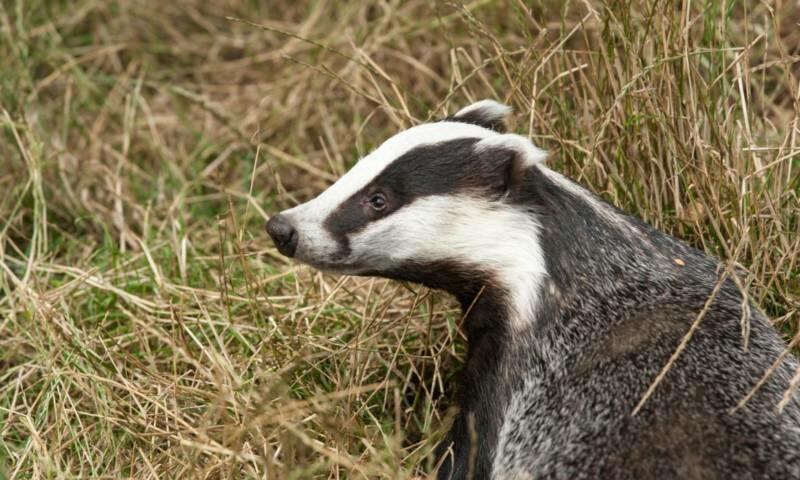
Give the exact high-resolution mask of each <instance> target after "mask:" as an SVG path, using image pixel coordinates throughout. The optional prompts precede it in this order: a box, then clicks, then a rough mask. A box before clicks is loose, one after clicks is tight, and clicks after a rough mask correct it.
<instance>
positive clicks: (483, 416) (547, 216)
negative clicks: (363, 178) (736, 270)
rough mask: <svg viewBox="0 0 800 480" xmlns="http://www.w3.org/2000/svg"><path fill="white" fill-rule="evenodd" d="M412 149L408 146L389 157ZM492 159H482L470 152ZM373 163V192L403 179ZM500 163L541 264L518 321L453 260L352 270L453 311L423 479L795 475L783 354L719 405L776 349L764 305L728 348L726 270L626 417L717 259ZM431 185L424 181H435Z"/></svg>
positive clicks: (561, 182) (799, 451) (739, 304)
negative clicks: (442, 293) (434, 445)
mask: <svg viewBox="0 0 800 480" xmlns="http://www.w3.org/2000/svg"><path fill="white" fill-rule="evenodd" d="M478 120H480V119H478ZM472 121H476V120H475V119H472ZM478 123H480V122H478ZM462 143H463V142H462ZM459 145H461V143H459ZM470 145H471V143H469V142H467V143H464V144H463V145H461V147H460V148H465V149H469V148H470ZM439 148H447V147H442V146H440V147H439ZM427 151H428V150H426V149H421V150H418V151H412V152H409V153H407V154H406V155H405V157H409V158H407V159H406V160H405V161H413V157H414V156H415V155H422V153H421V152H427ZM512 153H513V152H512ZM492 155H495V156H497V157H498V161H497V162H494V161H492V159H491V158H484V157H486V156H492ZM508 155H509V152H508V151H497V152H482V153H481V155H479V156H476V155H472V156H469V155H467V154H458V155H457V156H458V157H459V158H460V157H461V156H468V157H469V158H471V159H472V160H471V161H472V162H473V164H474V166H473V167H472V168H484V169H485V168H489V167H488V166H490V165H493V164H497V165H502V162H500V161H499V158H500V157H503V158H506V157H508ZM435 158H437V159H439V160H440V164H441V167H436V168H441V169H442V173H441V175H450V174H455V173H444V172H458V171H459V170H460V169H459V168H452V165H451V164H452V163H453V162H456V161H458V160H459V159H458V158H453V159H449V160H447V161H443V160H441V158H444V157H442V155H436V156H435ZM451 160H452V161H451ZM431 161H432V160H431ZM498 168H501V167H498ZM503 168H505V167H503ZM387 171H388V172H389V173H387V174H386V175H387V176H388V177H389V178H384V179H382V180H381V182H383V183H382V185H384V186H385V185H390V186H391V185H392V182H394V183H395V184H397V183H403V182H406V180H404V179H405V178H406V177H407V176H405V175H399V174H394V173H391V172H392V171H391V170H388V169H387ZM414 171H417V169H415V170H414ZM503 172H505V175H506V176H504V177H502V179H501V180H502V185H504V186H505V187H504V188H505V190H504V192H505V193H503V197H502V198H503V201H504V202H507V203H508V204H510V205H512V206H513V207H514V208H516V209H519V210H520V211H523V212H526V214H527V215H531V216H532V217H534V218H535V220H536V222H537V224H538V225H540V227H541V228H540V231H539V238H538V239H532V240H531V241H538V242H539V244H540V246H541V248H542V251H543V254H544V259H545V262H546V267H547V273H548V276H547V278H546V280H545V283H544V285H542V286H541V292H540V295H539V297H538V299H537V305H535V306H534V308H535V312H536V313H535V315H534V318H531V319H529V320H530V321H529V322H527V323H524V324H523V325H527V326H526V327H525V328H523V329H519V328H512V327H511V326H509V322H508V316H507V315H506V312H507V310H508V309H507V308H505V307H506V306H507V304H508V302H507V293H508V292H505V291H503V290H501V289H499V288H497V287H496V286H495V284H493V282H492V278H491V276H490V275H489V276H487V275H486V274H485V272H481V271H475V270H474V269H472V268H471V267H469V266H467V265H470V264H469V263H468V262H467V263H464V264H461V263H459V262H458V261H453V259H452V258H448V259H442V260H441V261H433V262H428V263H420V262H409V263H407V264H403V265H396V266H394V267H393V268H392V269H391V270H377V269H376V270H370V269H369V265H365V266H364V267H365V268H366V270H364V271H363V272H362V273H364V274H373V275H380V276H384V277H388V278H397V279H404V280H411V281H416V282H420V283H423V284H426V285H428V286H431V287H433V288H441V289H444V290H447V291H449V292H451V293H453V294H454V295H456V297H457V298H458V299H459V301H460V302H461V304H462V308H463V309H464V311H465V314H466V313H468V315H467V318H466V319H465V328H466V330H467V333H468V338H469V353H468V357H467V364H466V367H465V371H464V375H465V378H464V381H463V388H462V397H461V398H460V400H459V404H460V406H461V412H460V413H459V415H458V416H457V418H456V419H455V422H454V424H453V427H452V429H451V431H450V434H449V436H448V438H447V439H446V440H445V442H444V443H443V445H442V449H441V450H440V453H441V454H443V455H445V456H446V458H445V460H444V464H443V467H442V468H441V470H440V471H439V477H440V478H458V479H461V478H467V477H468V476H469V475H470V474H472V475H473V476H474V477H475V478H489V477H493V478H498V479H528V478H530V479H534V478H535V479H544V478H564V479H575V478H613V479H628V478H630V479H639V478H689V479H695V478H696V479H701V478H703V479H705V478H725V479H728V478H737V479H738V478H774V479H778V478H800V403H799V402H798V401H797V399H796V398H795V399H792V400H791V401H790V402H789V403H788V405H786V407H785V409H784V410H783V412H780V413H779V412H778V410H777V404H778V403H779V402H780V400H781V398H782V397H783V395H784V392H785V391H786V389H787V387H788V385H789V382H790V379H791V378H792V376H793V375H794V373H795V372H796V371H797V370H798V368H800V365H798V362H797V360H796V359H795V358H794V357H792V356H791V355H790V356H788V357H787V358H786V359H785V360H784V361H783V362H782V363H781V364H780V365H779V366H778V367H777V369H776V370H775V371H774V373H773V374H772V376H771V377H770V379H769V381H767V382H766V383H765V384H764V385H763V386H762V387H761V388H760V389H759V390H758V392H757V393H756V394H755V395H754V396H753V398H752V399H751V400H750V401H749V402H748V403H747V405H746V406H745V407H744V408H741V409H739V410H737V411H736V412H734V413H731V410H732V409H733V408H734V407H735V406H736V405H737V403H738V402H739V401H740V400H741V399H742V398H743V397H744V396H745V395H746V394H747V392H748V391H750V389H751V388H752V387H753V386H754V385H755V384H756V383H757V382H758V380H759V379H760V378H761V376H762V375H763V374H764V372H765V371H766V370H767V369H768V368H769V367H770V366H771V365H772V364H773V363H774V362H775V360H776V358H777V357H778V356H779V355H780V354H781V352H782V351H783V350H784V348H785V344H784V342H783V340H782V339H781V337H780V335H778V333H777V332H775V330H774V329H773V328H772V326H771V325H770V324H769V322H768V320H767V318H766V317H765V316H764V314H763V313H761V312H760V311H759V310H758V309H757V307H756V306H755V305H749V309H750V313H751V317H750V326H751V330H750V335H749V344H748V348H747V349H745V348H744V346H743V345H744V342H743V339H742V336H741V324H740V322H741V319H742V316H743V304H745V303H744V301H743V296H742V293H741V292H740V291H739V289H738V288H737V286H736V285H735V283H734V282H733V281H732V280H731V279H729V278H728V279H725V280H724V281H723V282H722V283H721V286H720V287H719V289H718V292H717V294H716V296H715V297H714V300H713V302H711V303H710V304H709V307H708V309H707V312H706V313H705V316H704V317H703V318H702V321H701V322H700V326H699V329H698V330H697V331H696V332H695V334H694V336H693V338H692V339H691V341H690V342H689V344H688V346H687V347H686V349H685V350H684V351H683V352H682V353H681V355H680V356H679V357H678V359H677V361H676V362H675V364H674V365H673V366H672V368H671V369H670V370H669V373H668V374H667V375H666V376H665V377H664V379H663V381H661V383H660V384H659V385H658V387H657V388H656V389H655V391H654V394H653V395H652V397H650V398H649V400H648V401H647V402H646V403H645V404H644V407H643V408H642V410H641V411H640V412H639V413H638V414H637V415H635V416H634V415H633V414H632V413H633V411H634V408H635V407H636V405H637V403H638V402H639V400H640V399H641V398H642V396H643V395H644V393H645V391H646V390H647V388H648V386H649V385H650V384H651V383H652V382H653V381H654V379H655V378H656V376H657V375H658V373H659V371H660V370H661V369H662V367H663V366H664V365H665V364H666V363H667V361H668V360H669V358H670V356H671V355H672V353H673V352H674V351H675V349H676V348H677V347H678V345H679V343H680V342H681V339H682V338H683V337H684V335H685V334H686V333H687V331H688V330H689V328H690V326H691V324H692V323H693V322H694V321H695V319H696V318H697V316H698V315H699V314H700V312H701V311H702V310H703V309H704V306H705V305H706V303H707V301H708V299H709V297H710V295H711V293H712V292H713V291H714V289H715V286H716V285H717V283H718V282H719V281H720V278H721V273H722V268H721V266H720V264H719V262H718V261H717V260H715V259H713V258H711V257H709V256H707V255H706V254H704V253H703V252H700V251H698V250H696V249H694V248H691V247H689V246H688V245H686V244H685V243H683V242H681V241H679V240H677V239H675V238H673V237H671V236H669V235H667V234H665V233H663V232H659V231H657V230H655V229H653V228H652V227H650V226H649V225H646V224H644V223H643V222H641V221H639V220H638V219H636V218H634V217H631V216H629V215H626V214H624V213H622V212H620V211H618V210H616V209H615V208H614V207H613V206H611V205H608V204H607V203H605V202H603V201H602V200H601V199H599V198H597V197H595V196H594V195H592V194H591V193H589V192H588V191H586V190H585V189H583V188H582V187H580V186H578V185H577V184H574V183H572V182H571V181H569V180H567V179H564V178H563V177H561V176H560V175H558V174H555V173H553V172H551V171H550V170H548V169H547V168H545V167H544V166H541V165H534V166H531V167H529V168H528V169H527V170H524V171H522V172H515V171H512V170H508V169H506V170H503ZM509 175H510V176H511V177H514V178H509V177H508V176H509ZM431 177H432V178H430V179H427V181H428V182H429V183H431V185H433V184H435V185H434V186H441V185H445V184H446V182H443V180H447V179H446V178H445V179H443V178H439V177H437V176H436V175H433V174H432V175H431ZM473 177H474V178H473ZM473 177H469V178H470V179H471V181H472V180H475V181H476V179H477V178H478V177H480V178H484V177H486V178H491V175H480V176H473ZM516 177H520V178H516ZM416 181H421V182H423V183H424V182H425V181H426V179H417V180H416ZM455 184H458V185H462V186H463V185H464V184H465V183H464V182H463V181H461V182H460V183H459V182H454V185H455ZM467 184H468V185H469V187H470V191H475V192H476V193H475V195H481V193H480V189H479V188H476V185H473V184H470V183H469V182H467ZM431 185H427V186H426V188H427V189H428V190H436V189H433V188H432V187H431ZM394 187H395V188H400V190H403V191H405V190H409V191H411V193H409V194H408V198H409V200H408V201H409V202H413V201H416V200H415V199H416V198H418V196H420V195H426V194H427V193H425V192H426V190H425V189H424V188H422V187H421V186H420V185H411V186H409V185H394ZM370 188H372V187H371V186H369V185H368V186H367V187H364V191H365V192H368V191H369V190H370ZM387 188H388V187H387ZM415 188H416V190H415ZM358 195H362V194H355V196H353V197H352V199H351V200H349V201H348V202H350V203H352V204H353V205H356V206H359V207H358V208H356V207H353V206H352V205H351V207H348V208H349V209H348V210H346V211H345V210H342V211H340V212H339V213H336V212H334V213H333V214H331V216H330V217H329V218H328V220H326V222H327V223H326V228H328V229H329V230H330V232H332V233H331V235H332V236H333V237H336V238H340V239H341V240H340V241H341V242H342V244H343V245H346V242H347V237H348V234H349V229H353V228H355V227H353V226H354V225H355V226H358V228H364V226H365V225H367V224H368V222H369V221H370V219H369V218H362V217H361V215H362V213H361V212H362V207H360V205H364V203H363V201H362V199H361V197H360V196H358ZM487 195H489V194H487ZM495 195H496V194H495ZM495 200H496V197H495ZM487 201H489V200H488V197H487ZM348 205H349V203H348ZM398 208H399V207H398ZM302 234H303V232H300V235H301V236H302ZM419 241H420V242H429V241H435V239H429V238H424V239H419ZM502 241H503V238H502V236H499V237H498V242H502ZM316 261H318V262H319V264H327V263H326V262H327V261H328V259H316ZM334 266H335V265H334ZM476 294H477V297H476ZM475 438H476V439H477V445H474V444H473V443H474V442H473V439H475ZM447 451H450V452H452V455H450V456H448V454H447V453H446V452H447Z"/></svg>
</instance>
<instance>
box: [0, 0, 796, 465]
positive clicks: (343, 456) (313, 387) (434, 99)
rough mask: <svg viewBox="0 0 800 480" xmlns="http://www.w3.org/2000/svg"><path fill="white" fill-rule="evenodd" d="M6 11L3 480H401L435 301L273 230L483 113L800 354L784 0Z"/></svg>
mask: <svg viewBox="0 0 800 480" xmlns="http://www.w3.org/2000/svg"><path fill="white" fill-rule="evenodd" d="M367 3H369V2H366V3H365V2H252V1H251V2H231V1H226V0H211V1H200V0H187V1H183V2H177V3H176V2H163V1H161V2H158V1H150V0H137V1H132V2H128V1H120V0H109V1H98V0H79V1H76V2H64V1H56V0H9V1H6V2H2V3H0V58H1V59H2V61H1V62H0V192H2V195H0V478H33V479H37V478H126V477H131V478H142V479H144V478H309V477H315V478H317V477H318V478H339V477H341V476H346V477H349V478H362V477H367V478H412V477H418V476H424V475H425V472H427V471H429V469H430V453H431V451H432V449H433V448H434V445H435V444H436V442H437V440H438V439H439V438H441V435H442V432H443V429H444V427H445V426H446V423H447V420H448V418H449V415H450V414H451V413H450V411H449V410H448V407H449V403H448V399H451V398H452V390H453V384H454V375H455V373H456V372H457V369H458V366H459V365H460V362H461V360H462V358H463V348H464V345H463V337H462V335H461V334H460V333H459V330H458V327H457V322H458V317H459V315H458V312H457V310H456V309H455V306H454V304H452V303H451V302H450V301H449V300H448V299H446V298H444V297H443V296H440V295H438V294H435V293H433V292H430V291H427V290H425V289H422V288H419V287H416V286H413V285H402V284H398V283H392V282H386V281H382V280H376V279H361V278H336V277H331V276H326V275H322V274H319V273H317V272H314V271H312V270H310V269H308V268H304V267H299V266H297V265H295V264H293V263H291V262H287V261H286V260H285V259H284V258H282V257H281V256H280V255H279V254H278V253H277V252H276V251H275V250H274V249H273V248H272V245H271V243H270V242H269V241H268V239H267V238H266V235H265V234H264V232H263V224H264V221H265V220H266V219H267V218H268V215H269V214H270V213H271V212H275V211H277V210H279V209H282V208H285V207H287V206H290V205H294V204H295V203H297V202H299V201H303V200H305V199H308V198H311V197H312V196H314V195H315V194H316V193H318V192H320V191H321V190H323V189H324V188H325V187H326V186H327V185H329V184H330V183H331V182H332V181H333V180H335V179H336V178H337V177H338V176H339V175H341V174H342V173H343V172H345V171H346V170H347V169H348V168H349V167H350V166H351V165H352V164H353V163H354V162H355V161H356V159H357V158H358V157H359V156H360V155H363V154H364V153H366V152H368V151H369V150H370V149H372V148H374V147H375V146H376V145H377V144H379V143H380V142H381V141H382V140H384V139H385V138H387V137H388V136H390V135H391V134H393V133H394V132H396V131H397V130H398V129H401V128H405V127H408V126H410V125H413V124H415V123H417V122H420V121H424V120H426V119H430V118H438V117H441V116H443V115H445V114H446V113H448V112H450V113H452V112H454V111H455V110H456V109H458V108H460V107H461V106H464V105H465V104H467V103H469V102H471V101H474V100H478V99H482V98H494V99H497V100H500V101H504V102H507V103H509V104H510V105H513V106H514V108H515V111H516V115H515V117H514V125H513V128H514V130H515V131H516V132H519V133H521V134H524V135H528V136H530V137H531V138H532V139H533V140H534V141H535V142H536V143H537V144H539V145H540V146H542V147H544V148H546V149H548V150H549V151H550V152H551V156H550V159H549V163H550V164H551V165H552V166H553V167H554V168H556V169H558V170H561V171H563V172H565V173H566V174H569V175H571V176H573V177H574V178H576V179H578V180H579V181H581V182H583V183H584V184H586V185H588V186H589V187H591V188H592V189H593V190H594V191H597V192H599V193H600V194H602V195H603V196H604V197H605V198H607V199H608V200H610V201H611V202H613V203H614V204H616V205H618V206H620V207H621V208H623V209H625V210H627V211H630V212H632V213H634V214H636V215H638V216H640V217H641V218H643V219H645V220H646V221H648V222H650V223H652V224H653V225H655V226H656V227H658V228H660V229H663V230H665V231H667V232H670V233H672V234H674V235H677V236H678V237H680V238H683V239H685V240H686V241H688V242H690V243H691V244H693V245H695V246H697V247H698V248H701V249H703V250H705V251H707V252H709V253H711V254H714V255H717V256H719V257H721V258H723V259H725V260H726V261H729V262H732V264H736V265H739V266H741V267H742V268H743V269H744V270H745V271H746V274H747V276H746V281H745V282H744V285H743V286H744V287H746V288H747V289H748V291H749V292H750V294H751V295H752V298H753V300H754V301H755V302H756V303H758V304H759V305H761V306H762V307H763V308H764V310H765V311H766V312H767V313H768V314H769V315H770V316H771V317H772V318H773V319H774V321H775V323H776V325H777V326H778V328H780V329H781V330H782V331H783V332H784V333H785V334H786V336H787V339H788V338H793V337H794V336H795V335H796V334H797V333H798V331H800V325H798V322H799V321H800V315H798V309H800V265H798V262H800V260H798V259H799V258H800V218H799V217H800V215H798V214H799V213H800V198H798V197H800V121H799V120H798V116H799V115H800V34H798V32H800V9H799V8H798V7H797V5H796V2H778V3H777V4H776V5H777V6H769V5H768V4H767V3H764V2H750V1H745V2H729V1H725V0H708V1H704V2H678V3H673V2H664V1H656V2H646V1H640V0H634V1H631V2H619V1H607V2H600V1H589V2H554V1H549V0H547V1H546V0H540V1H534V2H523V1H515V0H508V1H503V2H497V1H489V0H476V1H471V2H465V3H440V2H436V3H431V2H423V1H418V0H412V1H408V2H398V1H393V0H390V1H388V2H383V3H374V4H369V5H368V4H367Z"/></svg>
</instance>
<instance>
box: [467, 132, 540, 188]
mask: <svg viewBox="0 0 800 480" xmlns="http://www.w3.org/2000/svg"><path fill="white" fill-rule="evenodd" d="M475 151H476V153H477V154H478V155H479V157H480V159H481V163H482V170H484V172H485V173H486V174H487V176H488V177H489V178H492V179H493V180H492V181H491V182H490V183H491V185H492V188H493V189H496V190H499V191H500V193H502V194H507V193H509V192H511V191H513V190H515V189H516V188H517V187H518V186H519V185H520V184H521V183H522V180H523V179H524V178H525V172H526V171H527V170H528V169H529V168H531V167H533V166H534V165H536V164H537V163H540V162H542V161H543V160H544V159H545V158H547V152H545V151H544V150H542V149H540V148H538V147H537V146H536V145H534V144H533V143H532V142H531V141H530V140H528V139H527V138H525V137H523V136H521V135H515V134H513V133H507V134H504V135H493V136H491V137H487V138H484V139H483V140H480V141H479V142H478V143H476V144H475Z"/></svg>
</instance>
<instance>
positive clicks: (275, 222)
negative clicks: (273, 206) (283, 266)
mask: <svg viewBox="0 0 800 480" xmlns="http://www.w3.org/2000/svg"><path fill="white" fill-rule="evenodd" d="M267 233H268V234H269V236H270V237H271V238H272V242H273V243H274V244H275V246H276V247H278V251H279V252H281V253H282V254H284V255H286V256H287V257H291V256H294V252H295V250H297V230H295V229H294V227H293V226H292V224H291V223H289V219H287V218H286V216H284V215H275V216H274V217H272V218H270V219H269V221H268V222H267Z"/></svg>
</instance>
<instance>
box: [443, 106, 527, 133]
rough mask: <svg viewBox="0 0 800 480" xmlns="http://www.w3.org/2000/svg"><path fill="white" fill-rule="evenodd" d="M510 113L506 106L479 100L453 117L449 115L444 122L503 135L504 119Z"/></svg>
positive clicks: (504, 129) (504, 128) (509, 108)
mask: <svg viewBox="0 0 800 480" xmlns="http://www.w3.org/2000/svg"><path fill="white" fill-rule="evenodd" d="M510 113H511V107H509V106H508V105H503V104H502V103H498V102H495V101H494V100H481V101H480V102H475V103H473V104H472V105H470V106H468V107H464V108H462V109H461V110H459V111H458V112H456V113H455V115H451V116H449V117H447V118H446V119H445V120H450V121H454V122H463V123H471V124H473V125H478V126H480V127H483V128H488V129H490V130H494V131H495V132H500V133H505V131H506V124H505V119H506V117H507V116H508V115H509V114H510Z"/></svg>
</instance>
